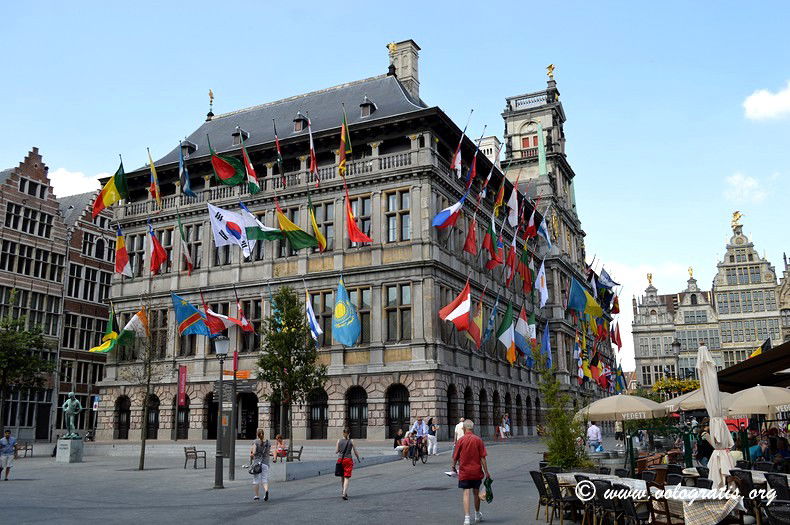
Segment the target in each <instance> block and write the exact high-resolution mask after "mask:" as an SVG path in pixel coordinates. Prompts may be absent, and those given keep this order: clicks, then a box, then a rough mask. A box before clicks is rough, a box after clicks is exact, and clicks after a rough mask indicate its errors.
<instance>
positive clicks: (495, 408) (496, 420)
mask: <svg viewBox="0 0 790 525" xmlns="http://www.w3.org/2000/svg"><path fill="white" fill-rule="evenodd" d="M493 401H494V402H493V403H492V407H491V410H492V412H491V413H492V415H493V416H494V417H493V419H492V424H493V425H494V426H500V425H501V424H502V402H501V401H500V399H499V392H497V391H496V390H494V397H493Z"/></svg>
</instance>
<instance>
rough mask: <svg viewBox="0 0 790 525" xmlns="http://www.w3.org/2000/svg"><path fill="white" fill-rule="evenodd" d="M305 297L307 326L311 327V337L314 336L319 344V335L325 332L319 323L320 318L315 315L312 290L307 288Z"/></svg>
mask: <svg viewBox="0 0 790 525" xmlns="http://www.w3.org/2000/svg"><path fill="white" fill-rule="evenodd" d="M304 295H305V299H304V311H305V314H306V315H307V326H308V327H309V328H310V337H312V338H313V341H315V344H316V345H317V344H318V337H319V336H320V335H321V334H323V333H324V331H323V330H322V329H321V325H320V324H318V319H317V318H316V316H315V312H314V311H313V301H312V300H310V292H308V291H307V289H305V291H304Z"/></svg>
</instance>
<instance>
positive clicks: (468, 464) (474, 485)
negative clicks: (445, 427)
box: [453, 419, 491, 525]
mask: <svg viewBox="0 0 790 525" xmlns="http://www.w3.org/2000/svg"><path fill="white" fill-rule="evenodd" d="M474 427H475V424H474V422H473V421H472V420H471V419H467V420H465V421H464V435H463V437H462V438H461V439H459V440H458V441H457V442H456V444H455V450H454V451H453V471H456V468H455V466H456V465H457V464H458V463H460V464H461V466H460V469H459V470H458V471H457V472H458V488H460V489H463V491H464V495H463V498H462V499H461V505H462V506H463V509H464V525H471V524H472V522H473V520H472V517H471V516H472V512H471V511H472V509H471V504H470V501H469V500H470V499H471V498H470V497H471V496H472V494H474V502H475V513H474V523H479V522H480V521H482V520H483V514H482V513H481V512H480V485H481V484H482V483H483V478H484V477H485V478H490V477H491V476H490V475H489V474H488V464H487V463H486V455H487V454H486V447H485V445H484V444H483V440H482V439H480V438H479V437H477V436H476V435H475V433H474V432H473V429H474Z"/></svg>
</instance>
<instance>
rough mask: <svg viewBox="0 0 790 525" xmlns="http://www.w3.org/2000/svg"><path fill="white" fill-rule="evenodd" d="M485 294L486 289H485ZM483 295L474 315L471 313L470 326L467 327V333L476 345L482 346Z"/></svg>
mask: <svg viewBox="0 0 790 525" xmlns="http://www.w3.org/2000/svg"><path fill="white" fill-rule="evenodd" d="M483 295H485V290H483ZM483 295H481V296H480V301H478V303H477V308H476V309H475V313H474V315H472V314H471V312H470V314H469V326H468V327H467V328H466V335H467V336H468V337H469V339H471V340H472V342H473V343H474V344H475V347H477V348H480V343H481V340H480V337H481V335H482V330H483Z"/></svg>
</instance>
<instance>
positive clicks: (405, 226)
mask: <svg viewBox="0 0 790 525" xmlns="http://www.w3.org/2000/svg"><path fill="white" fill-rule="evenodd" d="M385 198H386V199H387V211H386V213H385V217H386V219H385V220H386V224H387V235H386V239H387V242H399V241H408V240H410V239H411V193H410V191H409V190H408V189H405V190H396V191H392V192H389V193H386V194H385Z"/></svg>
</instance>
